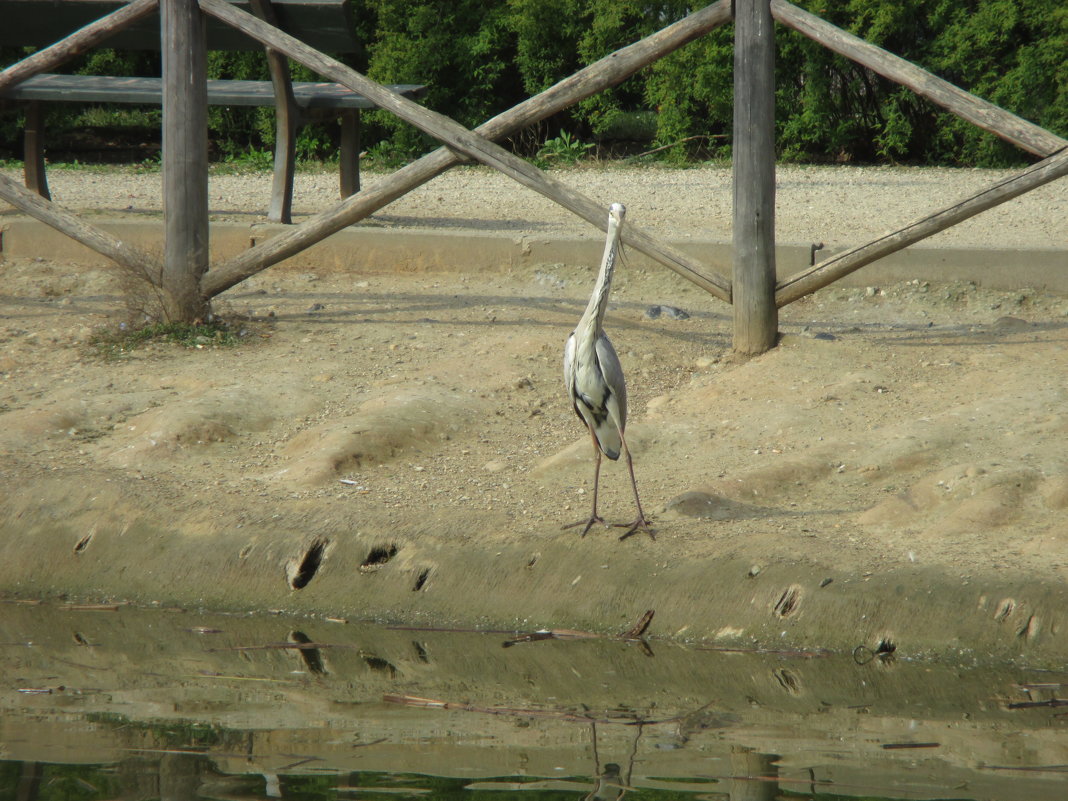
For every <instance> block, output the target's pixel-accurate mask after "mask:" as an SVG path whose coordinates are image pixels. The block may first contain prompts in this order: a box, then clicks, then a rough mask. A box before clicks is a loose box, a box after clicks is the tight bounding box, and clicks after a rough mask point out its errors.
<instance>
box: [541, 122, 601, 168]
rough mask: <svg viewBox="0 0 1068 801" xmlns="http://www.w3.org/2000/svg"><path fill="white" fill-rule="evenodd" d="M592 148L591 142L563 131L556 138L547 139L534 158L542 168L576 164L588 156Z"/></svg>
mask: <svg viewBox="0 0 1068 801" xmlns="http://www.w3.org/2000/svg"><path fill="white" fill-rule="evenodd" d="M592 149H593V145H592V144H590V143H589V142H580V141H579V140H578V139H575V138H574V137H572V136H571V134H569V133H568V132H567V131H561V132H560V135H559V136H557V137H556V138H555V139H547V140H546V141H545V144H544V145H542V147H541V150H539V151H538V154H537V156H536V157H535V158H534V163H535V164H536V165H537V166H539V167H541V168H542V169H545V168H546V167H559V166H560V165H562V164H563V165H570V164H575V163H577V162H579V161H581V160H582V159H584V158H586V156H588V155H589V153H590V150H592Z"/></svg>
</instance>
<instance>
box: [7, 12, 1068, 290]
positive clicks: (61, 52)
mask: <svg viewBox="0 0 1068 801" xmlns="http://www.w3.org/2000/svg"><path fill="white" fill-rule="evenodd" d="M164 2H166V0H164ZM156 5H157V0H135V2H133V3H131V4H130V5H128V6H125V7H123V8H122V9H119V10H118V11H116V12H114V13H113V14H111V15H108V17H105V18H102V19H101V20H99V21H98V22H97V23H94V24H92V25H89V26H86V28H83V29H82V30H81V31H79V32H77V33H75V34H72V35H71V36H70V37H68V38H67V39H64V40H62V41H61V42H58V43H57V44H55V45H52V46H51V47H49V48H46V49H45V50H42V51H40V52H39V53H36V54H34V55H33V56H30V57H29V58H27V59H25V60H23V61H21V62H19V63H18V64H15V65H13V66H12V67H9V68H8V69H7V70H4V71H3V72H2V73H0V89H2V88H3V87H4V86H6V85H10V84H13V83H15V82H17V81H19V80H22V79H25V78H26V77H29V76H30V75H33V74H36V73H38V72H44V71H46V70H48V69H50V68H52V67H54V66H55V65H57V64H59V63H61V62H62V61H64V60H66V59H67V58H69V57H70V56H71V55H74V54H76V53H79V52H82V51H83V50H85V49H88V48H89V47H92V46H94V45H95V44H96V43H98V42H99V41H101V40H102V39H103V38H104V37H106V36H107V35H109V34H110V33H111V32H113V31H114V30H116V29H117V27H119V26H121V25H122V24H126V23H128V22H131V21H133V20H134V19H138V18H140V17H141V16H145V15H146V14H149V13H151V12H152V11H154V10H155V8H156ZM199 8H200V10H201V11H202V12H204V13H206V14H209V15H211V16H213V17H216V18H217V19H219V20H221V21H223V22H225V23H227V24H230V25H232V26H233V27H235V28H237V29H239V30H241V31H243V32H244V33H245V34H247V35H248V36H251V37H252V38H253V39H256V40H258V41H259V42H261V43H262V44H264V45H265V46H267V47H268V48H270V49H272V50H274V51H277V52H280V53H283V54H284V55H286V56H288V57H289V58H290V59H292V60H294V61H296V62H299V63H301V64H303V65H305V66H307V67H309V68H310V69H312V70H314V71H315V72H316V73H318V74H320V75H322V76H324V77H326V78H328V79H330V80H332V81H335V82H336V83H339V84H342V85H344V86H347V87H348V88H350V89H352V90H354V91H356V92H359V93H360V94H362V95H364V96H365V97H367V98H369V99H370V100H372V101H373V102H374V103H376V104H377V105H378V106H380V107H382V108H384V109H387V110H389V111H391V112H392V113H394V114H396V115H397V116H398V117H400V118H401V119H404V120H405V121H406V122H408V123H410V124H411V125H413V126H415V127H416V128H418V129H420V130H422V131H424V132H425V133H427V134H429V135H431V136H433V137H434V138H436V139H438V140H439V141H441V142H444V143H445V147H442V148H439V149H438V150H436V151H434V152H432V153H430V154H428V155H426V156H423V157H422V158H420V159H418V160H416V161H414V162H412V163H411V164H408V165H407V166H406V167H404V168H402V169H400V170H398V171H397V172H395V173H394V174H393V175H392V176H390V177H389V178H388V179H386V180H384V181H381V182H379V183H378V184H377V185H375V186H374V187H371V188H368V189H364V190H363V191H361V192H359V193H357V194H355V195H352V196H351V197H349V198H347V199H345V200H344V201H342V202H341V203H340V204H339V205H337V206H335V207H334V208H332V209H329V210H327V211H324V212H321V213H320V214H317V215H315V216H313V217H312V218H310V219H309V220H307V221H306V222H304V223H303V224H301V225H299V226H296V227H294V228H292V229H290V230H287V231H285V232H283V233H281V234H279V235H277V236H275V237H273V238H271V239H269V240H266V241H265V242H263V243H260V244H258V245H256V246H254V247H252V248H250V249H248V250H246V251H244V252H243V253H241V254H240V255H238V256H236V257H233V258H231V259H229V260H227V261H224V262H222V263H220V264H217V265H215V266H213V267H212V268H211V269H210V270H209V271H208V272H207V273H205V274H204V275H203V276H202V277H201V278H200V282H199V290H200V292H201V294H202V295H203V297H205V298H212V297H214V296H216V295H218V294H219V293H221V292H223V291H225V290H226V289H228V288H230V287H232V286H234V285H236V284H238V283H240V282H241V281H243V280H245V279H246V278H248V277H250V276H252V275H254V274H256V273H258V272H260V271H261V270H263V269H266V268H267V267H269V266H271V265H272V264H275V263H277V262H279V261H282V260H283V259H285V258H288V257H289V256H292V255H293V254H295V253H297V252H299V251H301V250H303V249H305V248H307V247H310V246H311V245H313V244H315V243H316V242H318V241H320V240H322V239H323V238H325V237H327V236H329V235H330V234H333V233H336V232H337V231H340V230H342V229H343V228H345V227H347V226H349V225H352V224H353V223H355V222H358V221H359V220H362V219H364V218H365V217H367V216H369V215H371V214H373V213H374V212H375V211H377V210H378V209H381V208H382V207H384V206H386V205H387V204H389V203H390V202H392V201H393V200H395V199H397V198H398V197H400V196H402V195H404V194H406V193H407V192H409V191H411V190H412V189H415V188H416V187H418V186H420V185H422V184H424V183H426V182H427V181H429V180H431V179H432V178H434V177H435V176H437V175H440V174H441V173H442V172H444V171H446V170H447V169H449V168H450V167H453V166H455V165H457V164H460V163H462V162H463V161H465V160H467V159H473V160H475V161H478V162H481V163H483V164H487V165H489V166H491V167H493V168H494V169H497V170H500V171H501V172H503V173H505V174H506V175H508V176H509V177H511V178H513V179H514V180H516V181H518V182H520V183H522V184H523V185H524V186H527V187H529V188H531V189H533V190H535V191H537V192H539V193H541V194H543V195H545V196H547V197H549V198H550V199H552V200H553V201H555V202H557V203H559V204H561V205H563V206H564V207H565V208H567V209H569V210H570V211H572V212H574V213H575V214H577V215H578V216H580V217H582V218H583V219H585V220H587V221H589V222H590V223H591V224H593V225H595V226H597V227H598V228H601V229H602V230H603V229H604V226H605V222H604V220H605V215H604V213H603V205H604V204H601V203H598V202H597V201H595V200H593V199H591V198H589V197H586V196H585V195H583V194H581V193H579V192H577V191H575V190H573V189H571V188H569V187H567V186H566V185H564V184H562V183H560V182H559V181H557V180H555V179H553V178H551V177H550V176H548V175H546V174H545V173H544V172H542V171H541V170H538V169H537V168H535V167H534V166H532V165H531V164H529V163H527V162H525V161H523V160H522V159H520V158H519V157H517V156H515V155H513V154H511V153H509V152H508V151H506V150H505V149H503V148H501V147H500V146H498V145H496V144H494V142H493V141H492V140H494V139H499V138H501V137H503V136H505V135H507V134H508V133H510V132H512V131H514V130H517V129H519V128H522V127H525V126H528V125H530V124H532V123H534V122H537V121H538V120H541V119H544V118H546V117H548V116H550V115H552V114H555V113H557V112H559V111H561V110H562V109H564V108H567V107H568V106H570V105H573V104H574V103H576V102H578V101H579V100H582V99H584V98H586V97H589V96H590V95H593V94H596V93H597V92H599V91H601V90H603V89H605V88H607V87H609V86H613V85H615V84H617V83H619V82H621V81H623V80H624V79H626V78H627V77H629V76H630V75H632V74H633V73H635V72H636V71H638V70H639V69H641V68H642V67H644V66H646V65H648V64H650V63H652V62H653V61H655V60H656V59H658V58H660V57H662V56H664V55H666V54H668V53H670V52H672V51H673V50H675V49H677V48H679V47H681V46H683V45H684V44H687V43H688V42H690V41H693V40H694V39H696V38H698V37H700V36H702V35H704V34H706V33H708V32H709V31H711V30H713V29H715V28H717V27H718V26H720V25H723V24H725V23H726V22H728V21H729V20H730V19H731V3H730V2H729V0H719V2H716V3H713V4H711V5H709V6H707V7H705V8H703V9H701V10H699V11H696V12H694V13H693V14H690V15H689V16H688V17H686V18H684V19H682V20H680V21H679V22H676V23H674V24H673V25H670V26H668V27H666V28H664V29H663V30H661V31H658V32H657V33H655V34H653V35H651V36H649V37H647V38H645V39H642V40H641V41H639V42H636V43H634V44H632V45H630V46H628V47H625V48H623V49H621V50H619V51H617V52H615V53H612V54H611V55H609V56H606V57H605V58H603V59H601V60H600V61H597V62H595V63H594V64H591V65H590V66H588V67H586V68H585V69H583V70H580V71H579V72H577V73H575V74H574V75H572V76H570V77H568V78H566V79H564V80H563V81H561V82H560V83H558V84H556V85H555V86H553V87H551V88H549V89H547V90H546V91H544V92H542V93H541V94H539V95H536V96H534V97H532V98H530V99H528V100H526V101H524V102H523V103H520V104H519V105H517V106H515V107H513V108H512V109H510V110H508V111H506V112H504V113H502V114H500V115H498V116H497V117H494V118H493V119H491V120H489V121H488V122H486V123H484V124H483V125H481V126H479V127H478V128H477V129H475V130H474V131H470V130H468V129H466V128H464V127H463V126H461V125H459V124H458V123H456V122H455V121H454V120H452V119H450V118H448V117H446V116H444V115H442V114H438V113H436V112H434V111H431V110H429V109H426V108H424V107H422V106H420V105H418V104H417V103H414V102H412V101H411V100H408V99H407V98H404V97H402V96H400V95H397V94H395V93H393V92H391V91H390V90H389V89H387V88H385V87H384V86H382V85H380V84H378V83H376V82H374V81H372V80H370V79H368V78H367V77H365V76H363V75H361V74H360V73H358V72H356V71H355V70H353V69H351V68H349V67H347V66H345V65H344V64H342V63H341V62H339V61H337V60H335V59H332V58H330V57H328V56H326V55H324V54H322V53H320V52H318V51H317V50H315V49H313V48H311V47H309V46H308V45H305V44H304V43H303V42H301V41H300V40H298V39H296V38H294V37H292V36H290V35H288V34H286V33H284V32H283V31H280V30H278V29H277V28H275V27H273V26H271V25H269V24H267V23H266V22H263V21H262V20H260V19H257V18H256V17H255V16H253V15H251V14H248V13H246V12H244V11H241V10H240V9H238V8H235V7H234V6H233V5H231V4H230V3H227V2H225V0H199ZM770 8H771V13H772V15H773V17H774V18H775V19H776V20H777V21H779V22H780V23H782V24H784V25H787V26H789V27H791V28H794V29H795V30H798V31H800V32H801V33H803V34H804V35H806V36H809V37H811V38H812V39H814V40H815V41H817V42H819V43H821V44H823V45H825V46H827V47H829V48H830V49H832V50H834V51H836V52H838V53H841V54H842V55H845V56H847V57H849V58H852V59H854V60H856V61H858V62H859V63H861V64H863V65H864V66H866V67H869V68H870V69H872V70H874V71H875V72H878V73H879V74H881V75H883V76H885V77H887V78H890V79H891V80H895V81H898V82H899V83H902V84H904V85H905V86H907V87H908V88H910V89H912V90H913V91H915V92H916V93H917V94H920V95H921V96H923V97H926V98H928V99H929V100H931V101H933V102H935V103H937V104H939V105H941V106H943V107H945V108H947V109H949V110H950V111H953V112H954V113H957V114H959V115H960V116H962V117H964V118H965V119H967V120H969V121H971V122H973V123H975V124H976V125H979V126H980V127H982V128H984V129H986V130H988V131H992V132H993V133H995V134H996V135H998V136H1000V137H1002V138H1003V139H1005V140H1007V141H1009V142H1012V143H1013V144H1015V145H1017V146H1019V147H1021V148H1023V149H1025V150H1027V151H1029V152H1031V153H1034V154H1036V155H1039V156H1043V157H1044V159H1043V160H1042V161H1040V162H1038V163H1037V164H1034V165H1032V166H1031V167H1029V168H1028V169H1026V170H1023V171H1022V172H1020V173H1018V174H1017V175H1015V176H1013V177H1011V178H1009V179H1008V180H1005V181H1002V182H1000V183H998V184H995V185H994V186H992V187H989V188H987V189H984V190H983V191H981V192H979V193H976V194H974V195H972V196H970V197H968V198H966V199H964V200H963V201H961V202H959V203H957V204H954V205H953V206H949V207H946V208H943V209H941V210H939V211H937V212H935V213H933V214H930V215H927V216H925V217H923V218H921V219H919V220H916V221H915V222H912V223H910V224H908V225H906V226H904V227H902V228H899V229H898V230H896V231H894V232H892V233H890V234H887V235H885V236H882V237H879V238H878V239H876V240H874V241H872V242H869V243H867V244H865V245H861V246H859V247H856V248H853V249H851V250H849V251H846V252H844V253H841V254H837V255H834V256H831V257H830V258H828V259H825V260H824V261H822V262H820V263H819V264H816V265H814V266H813V267H811V268H809V269H807V270H804V271H802V272H800V273H798V274H796V275H793V276H790V277H787V278H785V279H784V280H782V281H780V282H778V284H777V286H776V288H775V299H774V300H775V305H776V306H779V307H781V306H784V305H786V304H788V303H791V302H793V301H794V300H797V299H798V298H800V297H803V296H804V295H806V294H809V293H811V292H814V291H815V290H817V289H819V288H821V287H823V286H826V285H827V284H829V283H832V282H833V281H835V280H837V279H838V278H841V277H843V276H844V275H847V274H849V273H851V272H853V271H854V270H857V269H859V268H860V267H862V266H864V265H866V264H869V263H871V262H872V261H874V260H876V259H878V258H881V257H883V256H886V255H888V254H890V253H893V252H895V251H897V250H900V249H902V248H904V247H907V246H908V245H910V244H913V243H915V242H917V241H920V240H921V239H924V238H926V237H928V236H931V235H932V234H935V233H937V232H938V231H941V230H943V229H945V228H947V227H949V226H951V225H954V224H956V223H958V222H960V221H962V220H965V219H967V218H969V217H972V216H974V215H975V214H978V213H980V212H981V211H984V210H986V209H989V208H991V207H993V206H995V205H998V204H999V203H1003V202H1005V201H1006V200H1009V199H1011V198H1014V197H1017V196H1019V195H1021V194H1023V193H1025V192H1027V191H1029V190H1031V189H1034V188H1036V187H1038V186H1041V185H1043V184H1046V183H1049V182H1050V181H1053V180H1056V179H1057V178H1060V177H1062V176H1064V175H1066V174H1068V140H1065V139H1062V138H1061V137H1058V136H1056V135H1054V134H1052V133H1051V132H1049V131H1046V130H1044V129H1042V128H1040V127H1039V126H1036V125H1034V124H1032V123H1030V122H1027V121H1026V120H1023V119H1021V118H1019V117H1017V116H1015V115H1013V114H1011V113H1009V112H1007V111H1005V110H1004V109H1001V108H999V107H998V106H995V105H993V104H991V103H989V102H987V101H985V100H982V99H981V98H978V97H975V96H974V95H971V94H969V93H967V92H964V91H963V90H961V89H959V88H958V87H955V86H953V85H952V84H949V83H948V82H946V81H943V80H942V79H940V78H937V77H936V76H934V75H932V74H930V73H928V72H926V71H925V70H922V69H920V68H919V67H916V66H915V65H913V64H910V63H909V62H907V61H905V60H904V59H901V58H898V57H897V56H894V55H892V54H890V53H888V52H887V51H885V50H882V49H881V48H878V47H876V46H874V45H871V44H869V43H867V42H864V41H863V40H860V39H858V38H856V37H854V36H852V35H850V34H848V33H846V32H845V31H842V30H841V29H839V28H836V27H835V26H833V25H831V24H829V23H827V22H825V21H823V20H821V19H819V18H818V17H815V16H813V15H811V14H808V13H807V12H805V11H803V10H801V9H799V8H797V7H796V6H794V5H792V4H790V3H788V2H786V0H770ZM205 180H206V178H205ZM0 197H2V198H3V199H4V200H7V201H8V202H9V203H11V204H13V205H15V206H16V207H18V208H20V209H21V210H22V211H24V212H25V213H27V214H29V215H31V216H33V217H35V218H37V219H39V220H41V221H43V222H45V223H47V224H49V225H52V226H53V227H56V228H57V229H59V230H60V231H62V232H63V233H65V234H67V235H68V236H71V237H73V238H74V239H77V240H78V241H80V242H82V243H83V244H85V245H87V246H88V247H90V248H92V249H94V250H96V251H97V252H99V253H102V254H103V255H105V256H108V257H109V258H111V259H113V260H115V261H116V262H118V263H120V264H122V265H124V266H125V267H127V268H129V269H132V270H134V271H135V272H137V273H138V274H142V275H144V276H146V277H149V278H150V280H152V278H153V277H155V276H158V275H159V271H160V266H159V264H158V262H157V261H156V260H155V259H153V258H151V257H148V256H146V255H145V254H141V253H139V252H137V251H136V250H135V249H133V248H130V247H129V246H127V245H125V244H124V243H123V242H121V241H120V240H118V239H116V238H115V237H113V236H112V235H111V234H108V233H107V232H105V231H103V230H101V229H99V228H97V227H95V226H92V225H90V224H88V223H85V222H83V221H81V220H79V219H78V218H77V217H75V216H74V215H73V214H70V213H69V212H65V211H63V210H61V209H59V208H57V207H56V206H54V205H53V204H52V203H50V202H48V201H45V200H43V199H42V198H40V197H39V196H37V195H35V194H34V193H31V192H29V191H28V190H26V189H24V188H23V187H21V186H19V185H18V184H17V183H15V182H14V181H12V180H10V179H8V178H6V177H4V176H0ZM623 241H624V242H625V243H626V244H628V245H629V246H630V247H632V248H634V249H635V250H638V251H640V252H642V253H644V254H646V255H647V256H649V257H650V258H652V259H654V260H656V261H658V262H660V263H662V264H664V265H665V266H667V267H668V268H670V269H671V270H673V271H675V272H676V273H678V274H679V275H681V276H683V277H684V278H686V279H687V280H690V281H692V282H693V283H695V284H697V285H698V286H700V287H702V288H703V289H705V290H707V291H708V292H710V293H711V294H713V295H715V296H716V297H718V298H720V299H722V300H725V301H727V302H728V303H729V302H731V301H732V289H731V281H730V280H729V279H728V278H725V277H723V276H722V275H719V274H718V273H716V272H715V271H711V270H709V269H707V268H706V267H704V266H703V265H702V264H700V263H699V262H696V261H694V260H693V259H691V258H690V257H689V256H687V255H686V254H683V253H681V252H679V251H678V250H677V249H675V248H673V247H672V246H670V245H668V244H665V243H663V242H661V241H659V240H657V239H655V238H654V237H652V236H650V235H649V234H647V233H645V232H644V231H642V230H640V229H638V228H636V227H634V226H627V228H626V229H625V232H624V235H623ZM154 283H157V285H158V278H156V279H155V280H154Z"/></svg>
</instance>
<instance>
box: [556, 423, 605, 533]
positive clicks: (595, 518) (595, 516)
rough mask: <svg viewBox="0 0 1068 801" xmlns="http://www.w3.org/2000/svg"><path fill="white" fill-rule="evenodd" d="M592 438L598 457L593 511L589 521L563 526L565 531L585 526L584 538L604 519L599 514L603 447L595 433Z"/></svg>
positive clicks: (594, 474)
mask: <svg viewBox="0 0 1068 801" xmlns="http://www.w3.org/2000/svg"><path fill="white" fill-rule="evenodd" d="M590 438H591V439H592V440H593V453H594V456H596V457H597V461H596V462H594V467H593V511H592V512H591V513H590V517H589V519H588V520H577V521H575V522H574V523H568V524H567V525H566V526H563V529H565V530H566V529H569V528H575V527H576V526H585V528H583V529H582V536H583V537H585V536H586V535H587V534H588V533H589V531H590V529H591V528H593V524H594V523H603V522H604V518H603V517H601V516H600V515H599V514H597V488H598V486H599V485H600V483H601V446H600V445H598V444H597V437H595V436H594V435H593V431H590Z"/></svg>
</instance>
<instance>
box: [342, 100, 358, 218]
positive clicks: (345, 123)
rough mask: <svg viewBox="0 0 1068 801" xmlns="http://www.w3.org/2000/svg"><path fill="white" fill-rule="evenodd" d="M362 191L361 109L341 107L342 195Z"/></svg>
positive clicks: (343, 196)
mask: <svg viewBox="0 0 1068 801" xmlns="http://www.w3.org/2000/svg"><path fill="white" fill-rule="evenodd" d="M359 191H360V110H359V109H358V108H343V109H341V197H342V198H346V197H349V196H351V195H355V194H356V193H357V192H359Z"/></svg>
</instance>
